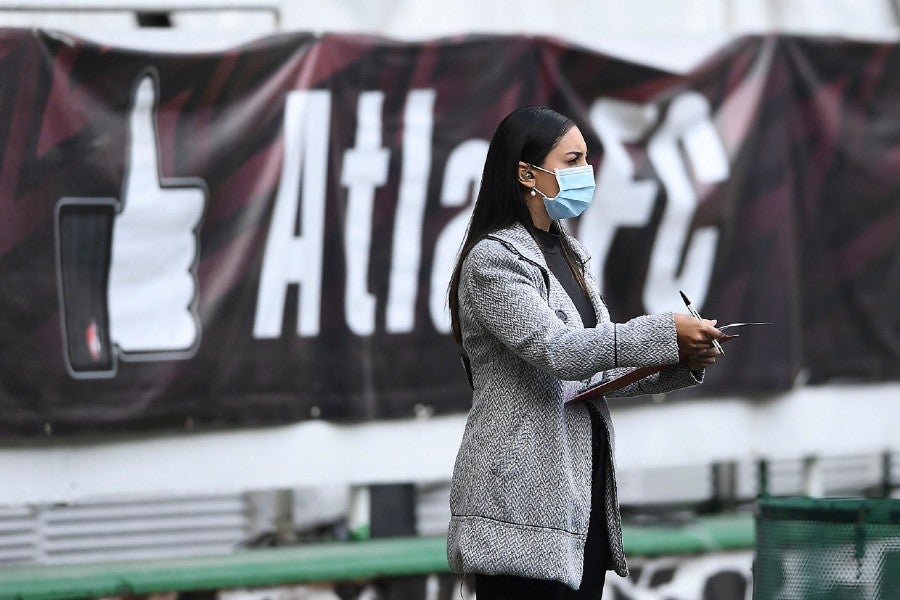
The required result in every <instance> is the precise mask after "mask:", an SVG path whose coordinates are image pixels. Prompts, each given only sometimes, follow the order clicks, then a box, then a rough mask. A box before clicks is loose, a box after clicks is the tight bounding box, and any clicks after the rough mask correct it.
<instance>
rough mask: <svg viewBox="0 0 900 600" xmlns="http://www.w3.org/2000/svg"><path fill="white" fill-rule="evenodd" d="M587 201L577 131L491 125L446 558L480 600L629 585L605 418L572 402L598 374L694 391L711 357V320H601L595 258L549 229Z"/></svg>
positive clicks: (646, 386) (568, 126)
mask: <svg viewBox="0 0 900 600" xmlns="http://www.w3.org/2000/svg"><path fill="white" fill-rule="evenodd" d="M593 192H594V177H593V172H592V169H591V167H590V165H588V163H587V147H586V144H585V141H584V137H583V136H582V135H581V132H580V131H579V130H578V128H577V127H576V126H575V125H574V123H572V121H571V120H569V119H568V118H566V117H565V116H563V115H561V114H559V113H557V112H555V111H553V110H551V109H549V108H546V107H525V108H520V109H518V110H516V111H514V112H513V113H511V114H510V115H508V116H507V117H506V118H505V119H504V120H503V121H502V122H501V123H500V125H499V126H498V128H497V131H496V132H495V133H494V137H493V139H492V140H491V144H490V148H489V149H488V153H487V159H486V161H485V165H484V173H483V175H482V180H481V189H480V191H479V193H478V198H477V200H476V202H475V207H474V210H473V213H472V220H471V222H470V224H469V229H468V233H467V236H466V239H465V242H464V243H463V246H462V250H461V252H460V256H459V259H458V261H457V264H456V268H455V270H454V272H453V277H452V279H451V283H450V297H449V300H450V312H451V319H452V325H453V335H454V337H455V338H456V341H457V343H458V344H459V345H460V347H461V348H462V350H463V357H464V362H466V363H467V370H468V371H469V374H470V379H471V382H472V386H473V390H474V391H473V398H472V409H471V411H470V413H469V418H468V421H467V423H466V427H465V432H464V434H463V440H462V445H461V447H460V449H459V454H458V455H457V459H456V465H455V467H454V473H453V482H452V486H451V492H450V506H451V513H452V516H451V521H450V530H449V534H448V539H447V554H448V559H449V561H450V565H451V567H452V568H453V569H454V570H455V571H456V572H459V573H464V574H468V573H474V574H475V588H476V595H477V597H478V600H491V599H493V598H506V599H511V598H514V599H517V600H518V599H527V598H541V599H542V600H546V599H548V598H592V599H593V598H599V597H600V594H601V591H602V588H603V583H604V580H605V575H606V570H607V569H614V570H615V571H616V572H617V573H618V574H619V575H621V576H623V577H624V576H625V575H627V567H626V565H625V556H624V552H623V550H622V526H621V517H620V515H619V505H618V500H617V496H616V484H615V470H614V469H615V468H614V462H613V459H612V457H613V449H614V436H613V429H612V423H611V422H610V416H609V409H608V407H607V405H606V401H605V400H604V399H599V400H592V401H589V402H569V403H567V402H566V401H567V400H570V399H571V398H572V397H573V396H574V395H575V394H576V393H577V392H578V391H580V390H582V389H584V388H585V387H588V386H590V385H594V384H596V383H597V382H599V381H600V380H601V378H602V377H603V376H604V374H605V375H606V377H615V376H618V375H621V374H622V373H624V372H626V371H628V370H631V369H633V368H635V367H643V366H651V365H671V366H669V367H667V368H665V369H664V370H662V371H660V372H659V373H657V374H655V375H652V376H649V377H647V378H645V379H643V380H640V381H638V382H636V383H634V384H631V385H630V386H626V387H624V388H622V389H620V390H618V391H617V392H616V393H615V395H638V394H653V393H659V392H665V391H669V390H674V389H677V388H682V387H687V386H691V385H696V384H698V383H700V382H701V381H702V378H703V369H704V368H705V367H707V366H709V365H711V364H712V363H713V362H714V361H715V356H716V350H715V349H714V348H713V347H712V345H711V341H710V340H711V339H714V338H720V337H721V333H720V332H719V331H718V330H717V329H716V328H715V327H713V325H714V322H711V321H701V320H698V319H693V318H691V317H687V316H686V315H680V314H674V315H673V314H672V313H667V314H660V315H653V316H642V317H638V318H636V319H632V320H631V321H628V322H627V323H618V324H616V323H612V322H611V321H610V317H609V312H608V311H607V309H606V306H605V305H604V303H603V300H602V298H601V297H600V294H599V293H598V290H597V285H596V283H595V282H594V280H593V279H592V277H591V275H590V272H589V271H588V269H587V268H586V263H587V261H588V258H589V257H588V256H587V254H586V253H585V251H584V250H583V248H582V247H581V245H580V244H579V243H578V242H577V241H576V240H575V239H574V238H573V237H571V236H569V235H568V234H567V233H566V232H565V231H564V230H563V229H562V228H561V227H559V225H558V223H557V220H558V219H559V218H565V217H573V216H577V215H578V214H579V213H580V212H581V211H583V210H584V208H586V207H587V205H588V203H590V201H591V198H592V197H593Z"/></svg>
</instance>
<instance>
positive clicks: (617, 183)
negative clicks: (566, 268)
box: [578, 98, 659, 290]
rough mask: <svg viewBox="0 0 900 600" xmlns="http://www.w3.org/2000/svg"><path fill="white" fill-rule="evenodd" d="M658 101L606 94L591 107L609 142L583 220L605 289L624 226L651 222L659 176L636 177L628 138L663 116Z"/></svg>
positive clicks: (593, 119)
mask: <svg viewBox="0 0 900 600" xmlns="http://www.w3.org/2000/svg"><path fill="white" fill-rule="evenodd" d="M657 113H658V111H657V109H656V107H655V106H653V105H652V104H648V105H645V106H640V105H637V104H631V103H628V102H622V101H621V100H612V99H607V98H604V99H602V100H598V101H596V102H595V103H594V105H593V106H592V107H591V112H590V119H591V124H592V125H593V126H594V129H595V130H596V131H597V135H599V136H600V141H601V143H602V144H603V163H602V164H601V165H600V172H599V174H598V176H597V191H596V192H595V193H594V201H593V202H592V203H591V205H590V206H589V207H588V209H587V210H586V211H585V214H584V215H583V216H582V217H581V219H579V224H578V227H579V231H585V232H590V233H589V234H588V233H586V234H585V235H583V236H581V239H583V240H584V245H585V249H586V250H587V252H588V254H590V255H591V263H590V267H591V274H592V275H593V276H594V279H596V280H597V285H598V286H599V287H600V289H601V290H602V289H603V274H604V271H605V267H606V258H607V255H608V254H609V248H610V246H611V245H612V243H613V238H614V237H615V235H616V231H617V230H618V229H619V227H640V226H643V225H646V224H647V223H648V221H649V220H650V215H651V214H652V213H653V204H654V201H655V199H656V195H657V193H658V191H659V185H658V184H657V182H656V181H635V180H634V165H633V164H632V162H631V158H630V157H629V155H628V151H627V150H626V148H625V145H624V143H623V142H633V141H636V140H638V139H639V138H640V137H641V136H642V135H644V133H645V132H646V131H647V130H648V129H649V128H650V127H651V126H652V125H653V123H654V122H655V121H656V119H657Z"/></svg>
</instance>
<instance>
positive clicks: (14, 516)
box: [0, 507, 38, 565]
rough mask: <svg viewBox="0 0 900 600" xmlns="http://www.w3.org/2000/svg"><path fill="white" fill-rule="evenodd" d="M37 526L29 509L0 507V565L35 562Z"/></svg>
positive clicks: (36, 556) (33, 514)
mask: <svg viewBox="0 0 900 600" xmlns="http://www.w3.org/2000/svg"><path fill="white" fill-rule="evenodd" d="M37 528H38V524H37V519H35V513H34V511H32V510H31V509H29V508H20V507H16V508H5V507H0V565H6V564H20V563H32V562H36V561H37V558H38V532H37Z"/></svg>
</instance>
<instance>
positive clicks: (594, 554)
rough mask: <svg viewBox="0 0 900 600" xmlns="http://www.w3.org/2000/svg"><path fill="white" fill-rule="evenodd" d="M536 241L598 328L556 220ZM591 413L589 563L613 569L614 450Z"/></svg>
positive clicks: (588, 322)
mask: <svg viewBox="0 0 900 600" xmlns="http://www.w3.org/2000/svg"><path fill="white" fill-rule="evenodd" d="M534 235H535V241H537V244H538V246H539V247H540V248H541V252H542V253H543V254H544V259H545V260H546V261H547V267H548V268H549V269H550V271H551V272H552V273H553V275H554V276H555V277H556V278H557V279H558V280H559V282H560V283H561V284H562V286H563V289H565V290H566V293H567V294H569V298H571V299H572V302H573V303H574V304H575V308H577V309H578V315H579V316H580V317H581V322H582V323H584V327H585V328H588V327H596V326H597V315H596V313H594V305H593V304H592V303H591V299H590V296H588V294H587V293H586V292H585V291H584V290H583V289H582V288H581V286H580V285H578V280H577V279H575V275H574V274H573V273H572V269H570V268H569V264H568V263H567V262H566V259H565V257H564V256H563V250H562V246H561V242H560V238H559V236H560V234H559V229H558V226H557V225H556V223H553V224H552V225H551V226H550V231H549V232H548V231H544V230H542V229H537V228H535V230H534ZM587 406H588V413H589V414H590V415H591V441H592V443H591V454H592V462H593V474H592V481H591V520H590V527H589V529H588V540H587V543H586V546H585V556H586V558H585V564H599V565H602V566H603V567H602V568H610V552H609V541H608V539H609V538H608V534H607V524H606V506H605V503H604V499H605V498H606V469H607V464H608V462H609V461H610V455H609V452H610V449H609V444H608V443H607V436H606V427H605V426H604V425H603V417H601V416H600V414H599V412H598V409H597V407H596V406H594V405H593V404H591V403H590V402H588V403H587Z"/></svg>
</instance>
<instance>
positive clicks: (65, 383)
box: [0, 30, 900, 439]
mask: <svg viewBox="0 0 900 600" xmlns="http://www.w3.org/2000/svg"><path fill="white" fill-rule="evenodd" d="M898 48H900V45H896V44H864V43H853V42H847V41H840V40H829V39H813V38H795V37H769V38H762V37H748V38H742V39H739V40H736V41H735V42H733V43H732V44H730V45H729V46H727V47H725V48H723V49H722V50H720V51H719V52H718V53H716V54H715V55H713V56H711V57H709V59H708V60H707V61H705V62H704V63H703V64H702V65H700V66H699V67H697V68H696V69H695V70H694V71H692V72H690V73H688V74H686V75H676V74H672V73H666V72H662V71H659V70H657V69H653V68H649V67H645V66H640V65H635V64H633V63H629V62H626V61H623V60H619V59H616V58H612V57H609V56H605V55H602V54H597V53H593V52H588V51H586V50H584V49H581V48H577V47H573V46H568V45H566V44H564V43H561V42H558V41H554V40H550V39H540V38H537V39H536V38H526V37H499V36H497V37H465V38H460V39H454V40H441V41H434V42H428V43H421V44H398V43H394V42H390V41H387V40H383V39H377V38H369V37H356V36H342V35H335V36H325V37H314V36H312V35H306V34H292V35H284V36H278V37H272V38H266V39H263V40H260V41H259V42H257V43H254V44H251V45H248V46H244V47H240V48H235V49H233V50H230V51H227V52H220V53H205V54H173V53H147V52H136V51H127V50H122V49H115V48H108V47H101V46H96V45H93V44H90V43H87V42H84V41H82V40H77V39H74V38H70V37H67V36H62V35H59V34H54V35H51V34H48V33H41V32H37V33H34V32H31V31H23V30H0V315H2V318H0V339H2V340H3V342H2V346H0V414H2V415H3V419H2V420H0V434H2V435H3V436H4V437H5V438H7V439H12V438H15V437H35V436H41V435H44V434H45V433H46V432H50V431H52V432H53V433H55V434H72V433H88V432H99V431H108V432H123V431H131V430H160V429H175V428H183V427H188V428H204V429H208V428H213V427H231V426H251V425H261V424H274V423H285V422H292V421H297V420H303V419H309V418H324V419H334V420H346V419H351V420H360V419H385V418H396V417H408V416H412V415H414V414H417V413H421V412H422V411H425V412H437V413H448V412H461V411H465V410H467V409H468V404H469V397H470V394H469V389H468V385H467V383H466V380H465V377H464V374H463V372H462V369H461V367H460V366H459V364H458V360H457V352H456V349H455V347H454V344H453V342H452V339H451V338H450V336H449V335H448V333H447V331H448V319H447V314H446V287H447V281H448V279H449V273H450V269H451V268H452V265H453V261H454V259H455V256H456V252H457V250H458V248H459V243H460V240H461V238H462V235H463V233H464V230H465V227H466V224H467V220H468V215H469V211H470V210H471V203H472V198H473V197H474V194H475V193H476V192H477V188H478V184H479V179H480V175H481V168H482V164H483V161H484V155H485V152H486V148H487V140H489V138H490V135H491V134H492V132H493V130H494V128H495V127H496V125H497V123H498V122H499V120H500V119H501V118H502V117H503V116H504V115H506V114H507V113H509V112H510V111H511V110H513V109H514V108H516V107H517V106H521V105H525V104H536V103H540V104H548V105H550V106H552V107H554V108H556V109H557V110H559V111H561V112H563V113H565V114H567V115H569V116H571V117H572V118H573V119H574V120H575V121H576V123H577V124H578V126H579V127H580V128H581V130H582V133H583V134H584V135H585V138H586V140H587V142H588V146H589V149H590V150H591V157H590V159H589V160H590V162H591V163H592V164H593V165H594V167H595V171H596V176H597V194H596V196H595V200H594V203H593V205H592V206H591V208H590V209H589V210H588V212H587V213H585V215H583V216H582V217H581V218H580V219H579V220H577V221H575V222H572V223H569V227H570V229H572V231H573V232H574V233H575V234H576V235H577V236H578V237H579V239H581V240H582V242H584V244H585V245H586V246H587V248H588V249H589V251H590V253H591V254H592V256H593V258H592V261H591V263H590V268H591V269H592V270H593V272H594V274H595V275H596V276H597V277H598V280H599V281H601V282H602V285H603V288H604V296H605V298H606V300H607V303H608V304H609V306H610V309H611V312H612V314H613V316H614V318H615V319H616V320H619V321H624V320H627V319H628V318H631V317H633V316H635V315H638V314H642V313H645V312H659V311H664V310H673V309H674V310H678V309H679V308H680V305H679V302H680V299H679V297H678V290H679V289H683V290H685V291H686V292H687V293H688V295H690V296H692V298H693V300H694V304H695V305H697V306H698V307H699V308H700V310H701V312H703V313H704V315H707V316H709V317H715V318H717V319H719V321H720V323H726V322H733V321H771V322H773V323H774V325H772V326H769V327H763V328H758V329H753V330H745V331H742V332H741V333H742V336H741V338H740V339H739V340H737V341H735V342H734V343H732V344H731V345H730V346H729V348H728V355H727V356H726V357H724V358H723V359H722V360H720V361H719V362H718V363H717V365H716V366H715V367H714V368H713V369H710V371H709V374H708V380H707V382H706V384H705V385H704V386H702V387H701V388H699V389H697V390H696V391H692V392H690V394H693V395H705V396H713V395H721V394H759V393H769V392H775V391H783V390H787V389H789V388H791V387H792V386H793V385H795V383H796V382H797V381H798V380H802V381H810V382H812V383H823V382H828V381H835V380H845V379H854V380H858V381H880V380H896V379H898V378H900V309H898V307H897V303H896V299H897V298H900V54H898ZM514 300H515V299H511V301H514ZM682 395H687V393H683V394H682Z"/></svg>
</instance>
